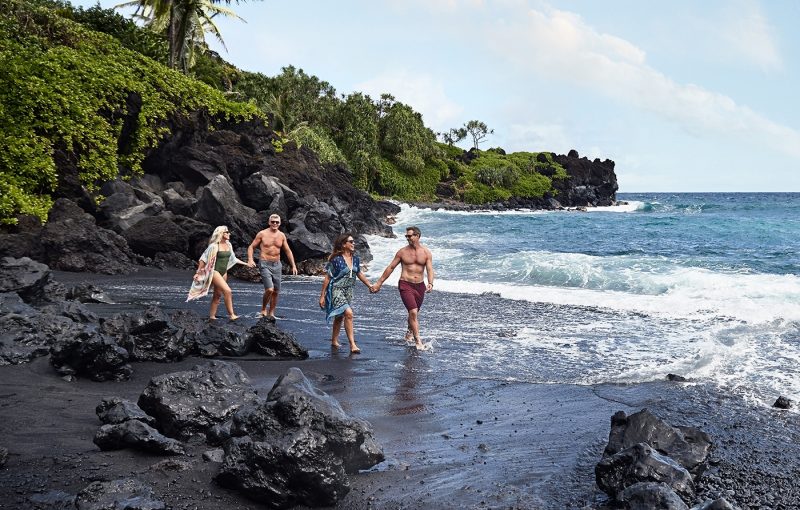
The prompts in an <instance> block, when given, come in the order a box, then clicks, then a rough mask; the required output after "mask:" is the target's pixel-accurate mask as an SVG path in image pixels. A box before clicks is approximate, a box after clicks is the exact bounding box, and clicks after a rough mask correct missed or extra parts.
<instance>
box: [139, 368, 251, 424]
mask: <svg viewBox="0 0 800 510" xmlns="http://www.w3.org/2000/svg"><path fill="white" fill-rule="evenodd" d="M257 401H258V395H256V393H255V392H254V391H253V389H252V387H251V386H250V379H249V378H248V377H247V375H246V374H245V373H244V371H243V370H242V369H241V368H239V365H236V364H234V363H228V362H224V361H210V362H208V363H206V364H204V365H197V366H195V367H194V368H193V369H192V370H188V371H185V372H174V373H171V374H165V375H161V376H158V377H154V378H153V379H151V380H150V383H149V384H148V385H147V388H145V390H144V392H143V393H142V395H141V396H140V397H139V402H138V404H139V407H140V408H142V410H144V411H145V412H146V413H147V414H149V415H150V416H153V417H155V418H156V420H157V422H158V424H159V428H160V430H161V431H163V432H164V433H165V434H167V435H168V436H170V437H173V438H179V439H188V438H190V437H191V436H193V435H201V436H205V434H206V432H207V431H208V429H210V428H211V427H212V426H214V425H217V424H219V423H222V422H224V421H225V420H227V419H228V418H230V417H231V416H232V415H233V413H235V412H236V411H237V410H238V409H239V408H240V407H242V406H244V405H247V404H254V403H256V402H257Z"/></svg>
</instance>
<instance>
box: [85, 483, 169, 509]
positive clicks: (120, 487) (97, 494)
mask: <svg viewBox="0 0 800 510" xmlns="http://www.w3.org/2000/svg"><path fill="white" fill-rule="evenodd" d="M75 508H77V509H78V510H108V509H112V508H113V509H116V508H124V509H125V510H163V509H165V508H166V505H164V502H163V501H159V500H158V499H156V497H155V493H154V492H153V489H152V488H151V487H150V486H148V485H145V484H143V483H142V482H140V481H138V480H134V479H120V480H112V481H110V482H92V483H91V484H90V485H89V486H87V487H86V488H85V489H83V490H82V491H80V492H79V493H78V496H77V497H76V498H75Z"/></svg>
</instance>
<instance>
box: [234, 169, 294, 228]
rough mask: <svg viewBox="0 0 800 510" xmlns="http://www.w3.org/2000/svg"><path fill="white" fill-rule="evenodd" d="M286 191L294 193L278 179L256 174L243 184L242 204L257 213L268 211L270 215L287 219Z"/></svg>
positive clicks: (259, 173) (260, 173)
mask: <svg viewBox="0 0 800 510" xmlns="http://www.w3.org/2000/svg"><path fill="white" fill-rule="evenodd" d="M284 191H286V192H287V193H293V192H292V190H290V189H289V188H287V187H286V186H284V185H282V184H281V183H280V181H279V180H278V178H277V177H273V176H269V175H265V174H264V173H262V172H256V173H254V174H252V175H250V176H249V177H247V178H246V179H245V180H244V182H243V183H242V192H241V195H242V202H243V203H244V204H245V205H246V206H248V207H252V208H253V209H255V210H256V211H268V212H269V213H270V214H278V215H280V217H281V218H286V217H287V214H288V211H289V209H288V207H287V206H286V197H285V194H284Z"/></svg>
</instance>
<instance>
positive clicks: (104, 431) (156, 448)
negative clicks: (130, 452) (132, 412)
mask: <svg viewBox="0 0 800 510" xmlns="http://www.w3.org/2000/svg"><path fill="white" fill-rule="evenodd" d="M93 441H94V444H96V445H97V446H98V447H99V448H100V449H101V450H103V451H107V450H122V449H125V448H133V449H135V450H142V451H145V452H150V453H156V454H160V455H183V454H184V453H186V451H185V450H184V448H183V444H181V442H180V441H177V440H175V439H172V438H170V437H166V436H164V435H163V434H162V433H161V432H159V431H157V430H156V429H154V428H153V427H151V426H150V425H148V424H146V423H144V422H141V421H139V420H126V421H124V422H122V423H115V424H106V425H103V426H102V427H100V429H99V430H98V431H97V434H95V436H94V440H93Z"/></svg>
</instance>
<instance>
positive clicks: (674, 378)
mask: <svg viewBox="0 0 800 510" xmlns="http://www.w3.org/2000/svg"><path fill="white" fill-rule="evenodd" d="M667 380H669V381H672V382H687V381H688V380H689V379H687V378H685V377H684V376H682V375H678V374H667Z"/></svg>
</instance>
